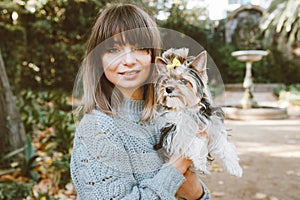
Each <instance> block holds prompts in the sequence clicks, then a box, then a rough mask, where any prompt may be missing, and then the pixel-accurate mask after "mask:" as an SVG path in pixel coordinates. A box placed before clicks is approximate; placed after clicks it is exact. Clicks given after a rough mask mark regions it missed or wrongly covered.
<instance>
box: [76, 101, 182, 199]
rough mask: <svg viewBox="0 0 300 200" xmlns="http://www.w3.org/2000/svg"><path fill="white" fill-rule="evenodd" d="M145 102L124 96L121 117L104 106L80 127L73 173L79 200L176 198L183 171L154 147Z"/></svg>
mask: <svg viewBox="0 0 300 200" xmlns="http://www.w3.org/2000/svg"><path fill="white" fill-rule="evenodd" d="M142 110H143V101H131V100H124V102H123V106H122V108H121V109H120V111H119V112H118V113H119V114H118V116H119V117H118V118H114V117H112V116H110V115H106V114H104V113H103V112H101V111H99V110H94V111H93V112H92V113H90V114H85V115H84V117H83V118H82V120H81V122H80V124H79V125H78V127H77V129H76V134H75V139H74V147H73V151H72V157H71V166H70V167H71V176H72V180H73V183H74V185H75V188H76V191H77V199H82V200H98V199H105V200H108V199H130V200H138V199H144V200H151V199H165V200H169V199H170V200H171V199H175V193H176V191H177V190H178V188H179V187H180V185H181V184H182V183H183V182H184V180H185V178H184V176H183V175H182V174H181V173H179V171H178V170H177V169H176V168H174V167H173V166H172V165H170V164H167V163H165V164H164V163H163V161H162V160H161V158H160V156H159V155H158V153H157V152H156V151H155V150H154V149H153V146H154V145H155V144H156V143H157V142H158V140H159V134H158V133H157V132H156V131H155V126H154V124H153V123H151V122H148V123H140V122H139V119H140V116H141V112H142Z"/></svg>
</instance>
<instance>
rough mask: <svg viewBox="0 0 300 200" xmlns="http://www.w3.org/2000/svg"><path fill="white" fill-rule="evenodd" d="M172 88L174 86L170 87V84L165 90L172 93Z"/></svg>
mask: <svg viewBox="0 0 300 200" xmlns="http://www.w3.org/2000/svg"><path fill="white" fill-rule="evenodd" d="M173 90H174V87H172V86H168V87H166V92H167V93H168V94H170V93H172V92H173Z"/></svg>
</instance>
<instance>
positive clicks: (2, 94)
mask: <svg viewBox="0 0 300 200" xmlns="http://www.w3.org/2000/svg"><path fill="white" fill-rule="evenodd" d="M0 113H1V114H0V137H1V140H0V152H1V153H5V152H7V151H9V150H15V149H17V148H20V147H22V146H23V145H24V141H25V129H24V126H23V123H22V121H21V118H20V114H19V111H18V109H17V107H16V104H15V101H14V98H13V95H12V92H11V90H10V85H9V82H8V79H7V76H6V71H5V67H4V62H3V59H2V54H1V51H0Z"/></svg>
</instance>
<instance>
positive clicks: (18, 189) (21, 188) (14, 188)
mask: <svg viewBox="0 0 300 200" xmlns="http://www.w3.org/2000/svg"><path fill="white" fill-rule="evenodd" d="M33 185H34V182H29V183H23V182H17V181H12V182H5V183H0V199H2V200H16V199H26V198H27V197H30V196H31V195H32V190H31V188H32V187H33Z"/></svg>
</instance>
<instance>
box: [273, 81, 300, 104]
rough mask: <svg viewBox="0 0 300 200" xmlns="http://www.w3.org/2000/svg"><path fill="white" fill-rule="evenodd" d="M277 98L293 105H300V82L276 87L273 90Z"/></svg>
mask: <svg viewBox="0 0 300 200" xmlns="http://www.w3.org/2000/svg"><path fill="white" fill-rule="evenodd" d="M273 93H274V95H276V96H277V97H278V98H279V100H281V101H285V102H288V103H290V104H293V105H300V84H299V83H297V84H290V85H283V86H280V87H277V88H275V89H274V90H273Z"/></svg>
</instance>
